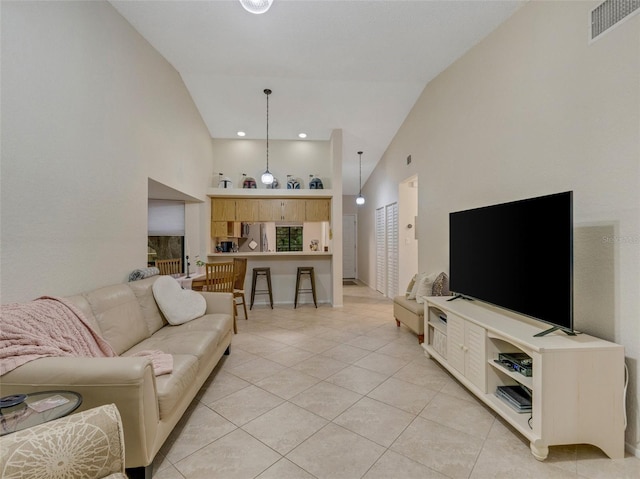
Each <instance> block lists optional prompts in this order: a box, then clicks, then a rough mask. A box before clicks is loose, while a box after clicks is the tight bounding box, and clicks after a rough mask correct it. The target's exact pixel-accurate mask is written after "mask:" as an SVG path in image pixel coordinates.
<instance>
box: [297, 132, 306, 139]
mask: <svg viewBox="0 0 640 479" xmlns="http://www.w3.org/2000/svg"><path fill="white" fill-rule="evenodd" d="M306 137H307V134H306V133H298V138H306Z"/></svg>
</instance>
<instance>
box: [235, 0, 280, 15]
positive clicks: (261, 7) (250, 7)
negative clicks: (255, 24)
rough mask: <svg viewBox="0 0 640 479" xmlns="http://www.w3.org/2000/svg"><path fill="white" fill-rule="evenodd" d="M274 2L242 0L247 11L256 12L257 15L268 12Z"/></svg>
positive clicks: (269, 0)
mask: <svg viewBox="0 0 640 479" xmlns="http://www.w3.org/2000/svg"><path fill="white" fill-rule="evenodd" d="M272 3H273V0H240V4H241V5H242V6H243V7H244V9H245V10H246V11H247V12H249V13H255V14H256V15H259V14H261V13H266V12H267V10H269V8H271V4H272Z"/></svg>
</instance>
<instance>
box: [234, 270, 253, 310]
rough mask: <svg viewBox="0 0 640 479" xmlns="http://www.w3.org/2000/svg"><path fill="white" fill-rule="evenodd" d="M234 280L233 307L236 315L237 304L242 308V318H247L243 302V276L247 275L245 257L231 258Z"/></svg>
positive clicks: (245, 306)
mask: <svg viewBox="0 0 640 479" xmlns="http://www.w3.org/2000/svg"><path fill="white" fill-rule="evenodd" d="M233 264H234V270H235V280H234V285H233V308H234V310H235V315H236V316H238V306H240V305H242V308H243V309H244V319H249V316H248V315H247V305H246V304H245V302H244V278H245V276H246V275H247V258H233Z"/></svg>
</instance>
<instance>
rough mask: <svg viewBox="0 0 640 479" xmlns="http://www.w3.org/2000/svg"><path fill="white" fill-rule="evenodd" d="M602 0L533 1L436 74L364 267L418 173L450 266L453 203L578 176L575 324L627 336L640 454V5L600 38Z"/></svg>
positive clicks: (428, 252) (435, 238)
mask: <svg viewBox="0 0 640 479" xmlns="http://www.w3.org/2000/svg"><path fill="white" fill-rule="evenodd" d="M598 3H599V2H590V1H589V2H528V3H527V4H526V5H524V6H523V7H522V8H521V9H519V10H518V11H517V12H516V13H515V14H514V15H513V16H512V17H511V18H510V19H509V20H508V21H507V22H506V23H505V24H503V25H502V26H501V27H500V28H498V29H497V30H496V31H495V32H494V33H493V34H491V35H490V36H489V37H487V38H486V39H485V40H483V41H482V42H480V43H479V44H478V45H477V46H476V47H474V48H473V49H472V50H470V51H469V52H468V53H467V54H466V55H464V56H463V57H462V58H461V59H460V60H458V61H457V62H455V63H454V64H453V65H452V66H451V67H450V68H448V69H447V70H446V71H445V72H443V73H442V74H441V75H440V76H438V77H437V78H436V79H434V80H433V81H432V82H431V83H430V84H428V85H427V86H426V88H425V90H424V91H423V93H422V95H421V96H420V98H419V100H418V101H417V102H416V104H415V106H414V107H413V109H412V111H411V113H410V114H409V115H408V117H407V118H406V120H405V122H404V124H403V125H402V127H401V128H400V129H399V131H398V133H397V135H396V137H395V138H394V140H393V142H392V143H391V144H390V145H389V148H388V150H387V151H386V153H385V155H384V157H383V159H382V161H381V162H380V164H379V165H378V167H377V168H376V170H375V171H374V173H373V175H371V177H370V178H369V180H368V182H367V184H366V185H365V188H364V194H365V196H366V198H367V204H366V205H365V211H363V212H362V213H361V214H359V238H361V239H362V238H369V243H370V247H369V248H365V247H364V241H362V240H361V241H360V249H359V252H360V254H359V272H360V275H361V279H363V280H364V281H366V282H367V283H369V284H375V241H374V237H375V235H374V212H375V208H377V207H380V206H383V205H385V204H388V203H390V202H391V201H394V200H396V199H397V198H398V191H397V184H398V183H399V182H400V181H401V180H403V179H404V178H407V177H408V176H410V175H411V174H414V173H417V174H419V177H420V185H419V193H418V202H419V206H418V216H419V219H418V233H419V237H420V239H419V267H420V269H421V270H426V269H428V270H435V269H442V270H445V271H447V270H448V213H449V212H451V211H456V210H460V209H465V208H471V207H477V206H482V205H487V204H492V203H498V202H503V201H511V200H516V199H520V198H526V197H531V196H538V195H543V194H547V193H554V192H560V191H565V190H573V191H574V225H575V229H574V233H575V241H574V248H575V252H574V280H575V285H574V300H575V327H576V329H578V330H581V331H584V332H587V333H590V334H593V335H595V336H599V337H602V338H604V339H608V340H612V341H615V342H617V343H620V344H623V345H624V346H625V353H626V357H627V365H628V367H629V371H630V384H629V391H628V393H627V414H628V419H629V426H628V428H627V432H626V442H627V446H628V448H629V449H632V450H634V451H635V453H636V454H637V455H638V454H640V452H639V449H640V447H639V446H640V414H639V412H638V396H639V393H640V387H639V380H638V378H639V371H638V360H639V359H640V339H639V338H640V321H639V318H640V295H639V294H638V291H640V267H639V266H640V248H639V245H640V88H639V85H640V41H639V38H640V15H636V16H635V17H632V18H630V19H628V21H626V22H625V23H623V24H622V25H620V26H619V27H618V28H616V29H615V30H613V31H611V32H609V33H607V34H605V35H604V36H603V37H602V38H601V39H599V40H598V41H596V42H594V43H593V44H591V45H589V44H588V26H589V23H588V18H589V11H590V10H591V9H592V8H594V7H595V6H596V5H597V4H598ZM409 154H411V155H412V159H413V162H412V163H411V165H409V166H406V162H405V159H406V157H407V155H409ZM403 165H404V166H403ZM541 293H542V294H541V298H543V296H544V294H553V292H552V291H544V285H541Z"/></svg>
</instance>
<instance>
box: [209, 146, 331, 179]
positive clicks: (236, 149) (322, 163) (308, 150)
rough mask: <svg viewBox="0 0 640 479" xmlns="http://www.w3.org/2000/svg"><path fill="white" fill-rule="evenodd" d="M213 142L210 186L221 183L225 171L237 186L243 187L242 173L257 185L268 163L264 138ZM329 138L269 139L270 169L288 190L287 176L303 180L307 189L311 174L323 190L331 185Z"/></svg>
mask: <svg viewBox="0 0 640 479" xmlns="http://www.w3.org/2000/svg"><path fill="white" fill-rule="evenodd" d="M212 142H213V154H214V160H213V172H212V178H211V186H212V187H214V188H215V187H217V186H218V173H224V175H225V176H227V177H229V179H230V180H231V181H232V183H233V187H234V188H242V173H246V174H247V176H251V177H253V178H254V179H255V180H256V183H257V186H258V188H264V187H265V186H264V185H263V184H262V183H261V182H260V176H261V175H262V173H264V171H265V169H266V164H267V145H266V141H265V140H244V139H220V138H214V139H213V140H212ZM329 147H330V143H329V141H311V140H269V171H271V173H273V176H275V177H276V178H277V179H278V180H279V182H280V189H286V188H287V186H286V184H287V175H293V176H294V177H296V178H299V179H301V180H302V182H303V185H304V189H307V188H309V179H310V178H309V175H317V176H318V177H319V178H320V179H321V180H322V183H323V187H324V189H331V188H332V180H331V178H332V176H333V173H332V166H331V162H330V161H329V158H330V152H329Z"/></svg>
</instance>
